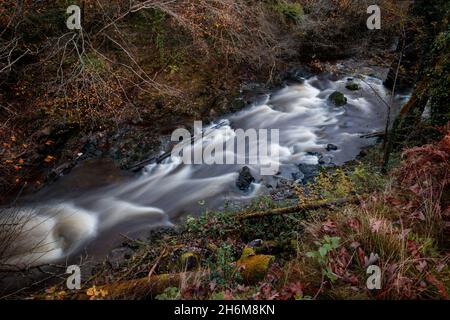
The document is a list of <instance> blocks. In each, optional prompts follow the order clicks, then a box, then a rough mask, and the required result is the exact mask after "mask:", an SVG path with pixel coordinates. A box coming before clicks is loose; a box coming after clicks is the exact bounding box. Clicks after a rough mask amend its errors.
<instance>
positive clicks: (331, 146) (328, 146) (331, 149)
mask: <svg viewBox="0 0 450 320" xmlns="http://www.w3.org/2000/svg"><path fill="white" fill-rule="evenodd" d="M338 149H339V148H338V146H337V145H335V144H332V143H329V144H327V151H336V150H338Z"/></svg>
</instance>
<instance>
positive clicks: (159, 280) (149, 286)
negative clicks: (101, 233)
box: [72, 272, 194, 300]
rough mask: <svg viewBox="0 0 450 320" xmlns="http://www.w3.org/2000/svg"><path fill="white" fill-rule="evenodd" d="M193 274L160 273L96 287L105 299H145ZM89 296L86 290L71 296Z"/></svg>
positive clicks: (178, 285) (82, 297)
mask: <svg viewBox="0 0 450 320" xmlns="http://www.w3.org/2000/svg"><path fill="white" fill-rule="evenodd" d="M192 276H194V272H181V273H174V274H161V275H154V276H151V277H144V278H140V279H133V280H126V281H120V282H117V283H111V284H107V285H103V286H99V287H97V288H96V289H97V290H98V291H104V292H105V293H106V297H105V298H107V299H133V298H139V299H145V298H147V297H152V296H155V295H158V294H161V293H163V292H164V290H165V289H166V288H169V287H176V288H179V287H180V284H181V283H182V282H184V281H186V280H189V278H191V277H192ZM90 298H91V297H90V296H89V295H88V294H87V292H86V291H84V292H80V293H77V294H75V295H74V296H72V299H73V300H88V299H90Z"/></svg>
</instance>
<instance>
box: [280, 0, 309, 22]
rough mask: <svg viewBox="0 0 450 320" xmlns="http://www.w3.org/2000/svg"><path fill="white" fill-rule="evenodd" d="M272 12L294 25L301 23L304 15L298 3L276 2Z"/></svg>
mask: <svg viewBox="0 0 450 320" xmlns="http://www.w3.org/2000/svg"><path fill="white" fill-rule="evenodd" d="M274 11H275V12H278V13H279V14H281V15H282V16H283V18H284V19H286V20H288V21H291V22H295V23H298V22H301V21H302V19H303V17H304V15H305V13H304V11H303V7H302V6H301V5H300V4H299V3H289V2H286V1H278V2H277V4H275V5H274Z"/></svg>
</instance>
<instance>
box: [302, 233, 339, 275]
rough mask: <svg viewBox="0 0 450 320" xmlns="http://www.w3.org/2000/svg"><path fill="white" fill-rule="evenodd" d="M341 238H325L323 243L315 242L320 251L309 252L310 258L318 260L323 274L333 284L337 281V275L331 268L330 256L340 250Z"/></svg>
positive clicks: (307, 254)
mask: <svg viewBox="0 0 450 320" xmlns="http://www.w3.org/2000/svg"><path fill="white" fill-rule="evenodd" d="M340 241H341V238H339V237H329V236H325V237H324V239H323V241H322V242H319V241H315V242H314V243H315V244H316V245H317V247H318V249H317V250H316V251H311V252H307V253H306V256H307V257H308V258H313V259H316V260H317V262H318V263H319V264H320V266H321V267H322V273H323V275H324V276H325V277H327V278H328V279H329V280H330V281H331V282H334V281H336V280H337V277H336V275H335V274H334V273H333V271H332V270H331V268H330V266H329V254H330V253H331V252H333V251H334V250H336V249H337V248H339V246H340V244H339V243H340Z"/></svg>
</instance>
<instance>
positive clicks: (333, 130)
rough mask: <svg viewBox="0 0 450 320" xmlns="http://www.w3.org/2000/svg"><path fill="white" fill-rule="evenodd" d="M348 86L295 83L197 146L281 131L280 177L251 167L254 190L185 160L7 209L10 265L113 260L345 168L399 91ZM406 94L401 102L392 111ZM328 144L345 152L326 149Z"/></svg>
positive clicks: (376, 85)
mask: <svg viewBox="0 0 450 320" xmlns="http://www.w3.org/2000/svg"><path fill="white" fill-rule="evenodd" d="M347 82H348V79H347V77H343V78H340V79H334V78H333V77H331V76H329V75H319V76H314V77H311V78H309V79H307V80H305V81H304V82H303V83H297V84H291V85H287V86H286V87H284V88H282V89H280V90H278V91H275V92H273V93H272V94H270V95H267V97H266V98H265V99H263V101H260V102H259V103H255V104H254V105H252V106H249V107H248V108H246V109H244V110H242V111H240V112H237V113H235V114H232V115H230V116H228V117H226V118H225V119H221V120H220V121H219V122H217V123H220V124H221V125H220V126H215V125H214V124H211V125H210V126H209V128H206V130H209V132H210V133H211V134H210V135H208V136H207V137H206V138H205V139H204V140H203V143H201V142H197V143H196V144H194V146H193V147H194V148H196V147H197V148H198V147H200V148H205V147H207V146H208V145H209V147H211V145H212V144H218V143H222V142H223V141H224V140H227V139H235V136H234V130H233V129H238V128H240V129H244V130H247V129H279V141H278V143H271V144H270V146H269V148H270V149H271V150H272V151H274V150H276V151H277V153H278V154H279V158H278V161H277V165H279V172H278V173H277V174H276V175H274V176H261V175H260V167H259V165H251V164H247V166H248V167H249V168H250V172H251V173H252V175H253V176H254V177H255V182H254V183H253V184H252V185H251V187H250V189H249V190H248V191H247V192H242V191H241V190H239V189H238V188H237V186H236V180H237V178H238V176H239V171H240V170H241V169H242V167H243V165H242V164H240V165H238V164H235V165H233V164H227V165H219V164H215V165H214V164H213V165H208V164H195V165H194V164H183V163H182V162H181V161H180V159H179V158H178V159H177V158H168V159H166V160H164V161H163V162H162V163H158V164H150V165H148V166H146V167H145V168H144V170H142V172H141V173H140V174H139V175H138V176H137V177H136V176H133V177H129V176H126V177H124V178H123V179H120V181H119V182H115V183H110V185H108V186H106V187H101V188H97V189H89V190H81V191H77V192H69V191H68V190H70V184H69V188H68V189H67V188H61V185H62V184H61V183H55V184H54V185H51V186H49V187H48V189H47V190H46V192H44V193H41V194H38V195H37V198H38V201H36V199H35V200H34V201H33V202H30V204H28V205H25V206H23V207H21V208H20V209H10V210H9V211H8V210H6V211H5V212H4V213H3V215H2V217H1V218H0V220H1V221H0V222H2V223H7V222H8V221H12V220H11V219H12V218H11V217H12V216H14V217H15V219H16V220H15V221H16V222H17V219H18V220H19V222H21V228H20V230H19V231H16V233H15V235H14V236H13V237H12V236H10V237H11V239H14V240H13V241H12V245H11V247H10V249H8V250H9V251H8V258H7V261H6V263H7V264H12V265H16V266H25V265H26V266H32V265H39V264H45V263H52V262H57V261H60V260H64V259H68V257H70V256H72V257H73V256H76V255H77V254H78V253H80V252H86V250H87V252H89V253H92V254H99V255H102V254H106V253H107V252H108V250H110V249H112V246H113V245H114V244H115V243H117V241H118V240H119V238H120V234H128V235H135V234H139V233H140V232H143V231H148V230H149V229H151V228H155V227H159V226H170V225H171V224H172V223H173V222H174V221H177V219H179V218H180V217H183V216H185V215H186V214H195V213H198V212H200V211H201V210H204V209H205V208H219V207H220V206H222V205H223V203H224V201H226V200H229V201H246V200H248V199H252V198H254V197H256V196H257V195H259V194H263V193H264V192H267V190H268V188H270V186H276V183H277V179H279V178H280V176H284V177H285V178H292V177H293V174H297V177H298V175H299V174H300V175H301V172H299V167H298V165H299V164H302V163H303V164H310V165H313V164H317V163H318V161H319V154H320V155H321V157H322V159H326V161H327V162H328V163H333V164H336V165H341V164H344V163H345V162H346V161H349V160H352V159H354V158H355V157H356V156H357V155H358V154H359V153H360V151H361V149H362V148H364V147H367V146H370V145H372V144H374V143H375V141H376V139H375V138H369V139H368V138H364V137H361V136H362V135H364V134H368V133H372V132H379V131H382V130H383V129H384V126H385V122H386V115H387V107H386V105H385V104H384V103H383V102H382V101H381V100H380V98H382V99H384V100H385V101H387V102H389V100H390V93H389V92H388V91H387V90H386V89H385V88H384V87H383V84H382V81H381V80H379V79H377V78H372V77H364V81H362V80H360V79H355V82H357V83H358V84H359V86H360V90H357V91H350V90H348V89H346V84H347ZM336 90H338V91H340V92H343V93H344V94H345V96H346V97H347V99H348V101H347V104H346V105H344V106H341V107H336V106H335V105H333V103H332V102H331V101H330V100H329V99H328V97H329V96H330V94H332V93H333V92H334V91H336ZM374 91H376V92H377V94H375V93H374ZM407 98H408V97H407V96H396V97H395V99H394V101H393V102H394V104H393V108H392V112H393V113H394V112H395V111H396V110H398V108H399V107H400V106H401V104H403V103H404V102H405V100H406V99H407ZM329 144H333V145H335V146H337V147H338V149H337V150H327V145H329ZM328 149H329V148H328ZM274 161H275V160H274ZM100 170H101V168H97V169H95V168H94V169H93V170H90V171H88V174H86V172H84V175H83V176H81V175H80V176H77V170H74V171H72V172H71V173H69V174H68V175H67V178H69V180H70V181H76V180H77V179H92V180H95V179H97V173H96V172H100ZM98 176H100V175H98ZM64 178H65V177H63V178H62V179H61V180H63V181H64ZM98 179H100V177H98ZM66 187H67V185H66ZM62 191H64V192H62ZM8 219H9V220H8Z"/></svg>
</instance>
